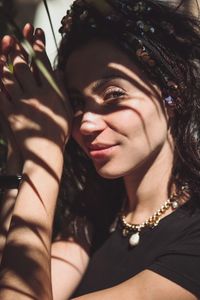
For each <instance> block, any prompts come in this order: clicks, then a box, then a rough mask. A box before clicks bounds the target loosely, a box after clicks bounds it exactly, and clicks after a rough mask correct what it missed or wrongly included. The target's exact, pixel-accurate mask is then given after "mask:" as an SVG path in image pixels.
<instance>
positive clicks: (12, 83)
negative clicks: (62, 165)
mask: <svg viewBox="0 0 200 300" xmlns="http://www.w3.org/2000/svg"><path fill="white" fill-rule="evenodd" d="M23 34H24V37H25V38H26V39H27V40H28V41H29V43H30V44H32V46H33V49H34V51H35V53H36V56H37V58H38V59H39V60H40V61H41V62H42V63H43V64H44V65H45V67H46V69H47V70H48V71H49V73H50V74H51V76H52V77H53V76H54V74H53V70H52V69H51V65H50V62H49V60H48V57H47V55H46V52H45V37H44V33H43V31H42V30H41V29H36V31H35V33H34V29H33V27H32V26H31V25H29V24H28V25H26V26H25V28H24V30H23ZM2 52H3V55H1V59H0V73H1V91H0V102H1V103H0V111H1V113H2V114H3V115H4V117H5V118H6V119H7V120H8V122H9V126H10V128H11V130H12V132H13V134H14V137H15V141H16V144H17V146H18V148H19V150H20V153H21V155H22V159H23V161H26V160H37V158H41V156H42V157H43V155H44V156H45V155H46V152H47V150H48V151H51V149H53V148H55V146H56V147H58V148H59V149H60V150H61V151H62V150H63V148H64V146H65V143H66V141H67V139H68V137H69V134H70V127H71V119H72V117H71V111H70V107H69V106H68V105H67V97H66V94H65V92H64V89H63V88H61V85H60V89H61V91H62V93H63V94H64V95H65V96H64V97H65V99H66V102H63V99H61V97H60V96H59V95H58V94H57V93H56V91H55V90H54V89H53V88H52V87H51V86H50V84H49V82H48V81H47V80H46V78H44V76H43V75H42V74H41V73H40V71H39V70H38V68H37V67H36V66H35V64H34V62H33V63H30V62H28V56H27V54H26V52H25V50H24V49H23V47H22V46H21V45H20V44H19V42H18V41H17V40H16V39H14V38H13V37H9V36H6V37H4V39H3V41H2ZM9 59H10V60H11V62H12V64H13V72H12V71H10V69H9V67H8V64H9ZM54 80H55V77H54ZM57 84H59V83H58V82H57Z"/></svg>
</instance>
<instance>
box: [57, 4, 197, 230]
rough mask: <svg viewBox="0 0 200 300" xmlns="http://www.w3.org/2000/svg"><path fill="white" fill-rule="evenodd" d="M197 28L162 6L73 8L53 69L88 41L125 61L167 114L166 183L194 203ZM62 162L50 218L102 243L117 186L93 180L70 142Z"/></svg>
mask: <svg viewBox="0 0 200 300" xmlns="http://www.w3.org/2000/svg"><path fill="white" fill-rule="evenodd" d="M181 2H182V4H184V2H185V1H181ZM188 2H190V1H188V0H187V4H188ZM199 28H200V27H199V22H198V20H197V19H196V18H195V17H194V16H192V15H191V14H189V13H186V12H184V11H183V10H182V9H181V6H179V8H176V7H175V6H174V5H172V4H171V5H170V4H169V3H168V2H167V3H166V1H165V2H164V1H156V0H145V1H142V0H124V1H123V0H102V1H98V0H76V1H74V3H73V5H72V7H71V9H70V10H68V11H67V15H66V16H65V17H64V18H63V20H62V27H61V29H60V32H61V33H62V36H63V38H62V41H61V44H60V48H59V52H58V63H57V66H58V68H59V69H62V70H64V68H65V65H66V62H67V60H68V57H69V55H70V54H71V53H72V52H73V51H74V50H75V49H77V48H78V47H80V46H81V45H83V44H86V43H87V42H89V41H90V40H91V39H93V38H96V37H101V38H104V39H109V40H111V41H113V43H115V44H116V45H117V46H118V47H120V48H121V49H122V50H123V51H126V52H127V54H128V55H131V58H132V59H133V60H134V62H135V63H137V64H139V65H140V66H141V67H142V69H143V70H144V71H145V72H146V74H147V75H148V78H149V79H150V80H153V81H154V82H156V83H157V84H158V86H159V87H160V88H161V90H162V93H163V98H164V99H165V101H166V105H168V106H169V107H170V109H172V110H173V113H174V116H173V118H172V121H171V131H172V135H173V138H174V142H175V155H174V165H173V170H172V178H171V180H172V181H173V182H175V183H176V184H177V185H182V184H183V183H187V184H188V186H189V188H190V191H191V192H192V194H193V195H194V196H196V198H198V197H199V196H200V184H199V179H200V98H199V97H200V69H199V60H200V32H199ZM65 160H66V161H65V167H64V173H63V180H62V185H61V191H60V201H59V205H58V211H60V213H61V214H62V215H63V216H64V218H65V217H67V218H68V220H71V218H70V217H72V216H75V215H77V214H79V215H84V216H86V217H87V218H88V219H89V221H90V222H91V223H92V224H93V225H94V227H95V230H96V231H98V232H102V236H103V235H104V234H106V233H107V228H108V227H109V225H110V224H111V223H112V221H113V219H114V216H115V215H116V213H117V211H118V210H119V209H120V207H121V199H122V198H123V195H124V193H125V190H124V186H123V182H122V179H115V180H106V179H103V178H101V177H100V176H99V175H98V174H97V173H96V171H95V169H94V166H93V164H92V163H91V161H90V160H89V159H88V158H87V157H86V155H85V154H84V153H83V151H82V150H81V149H80V148H79V146H78V145H77V144H76V142H75V141H74V140H73V139H70V141H69V142H68V144H67V147H66V154H65ZM100 211H101V213H99V212H100ZM63 212H64V213H63ZM56 219H59V220H60V221H61V219H62V218H60V217H59V218H56Z"/></svg>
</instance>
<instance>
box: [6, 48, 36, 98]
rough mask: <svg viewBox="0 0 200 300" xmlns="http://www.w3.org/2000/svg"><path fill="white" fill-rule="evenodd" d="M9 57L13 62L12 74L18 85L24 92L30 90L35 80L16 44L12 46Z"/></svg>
mask: <svg viewBox="0 0 200 300" xmlns="http://www.w3.org/2000/svg"><path fill="white" fill-rule="evenodd" d="M10 57H11V60H12V64H13V71H14V75H15V77H16V79H17V81H18V82H19V85H20V86H21V88H22V89H23V90H24V91H25V92H29V91H31V90H32V88H33V86H35V84H36V82H35V79H34V76H33V74H32V72H31V69H30V66H29V64H28V62H27V60H26V59H25V57H24V56H23V53H21V52H20V50H19V48H18V44H16V45H15V47H13V49H12V52H11V55H10Z"/></svg>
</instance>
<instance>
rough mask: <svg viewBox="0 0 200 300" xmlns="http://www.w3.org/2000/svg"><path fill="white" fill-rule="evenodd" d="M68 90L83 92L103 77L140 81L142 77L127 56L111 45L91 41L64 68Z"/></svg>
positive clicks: (72, 55) (100, 41)
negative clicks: (127, 78) (74, 89)
mask: <svg viewBox="0 0 200 300" xmlns="http://www.w3.org/2000/svg"><path fill="white" fill-rule="evenodd" d="M65 74H66V81H67V86H68V87H69V88H76V89H78V90H83V89H84V88H85V87H87V86H89V85H90V84H91V83H93V82H95V81H98V80H99V79H101V78H104V77H108V78H109V77H112V76H119V77H120V76H121V77H129V78H130V79H134V80H140V81H141V79H142V77H143V75H142V72H140V71H139V69H138V67H137V66H136V65H135V64H134V62H133V61H132V60H131V59H130V58H129V56H128V55H127V54H126V53H124V52H123V51H122V50H120V49H119V48H118V47H116V46H115V45H114V44H113V43H111V42H108V41H104V40H93V41H91V42H89V43H87V44H86V45H84V46H82V47H80V48H79V49H77V50H75V51H74V52H73V53H72V54H71V55H70V57H69V59H68V61H67V64H66V67H65Z"/></svg>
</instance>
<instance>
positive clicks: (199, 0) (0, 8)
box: [0, 0, 200, 173]
mask: <svg viewBox="0 0 200 300" xmlns="http://www.w3.org/2000/svg"><path fill="white" fill-rule="evenodd" d="M46 1H47V4H48V7H49V12H50V16H51V19H52V23H53V27H54V32H55V37H56V41H57V44H59V41H60V34H59V33H58V29H59V27H60V22H61V19H62V17H63V16H64V15H65V13H66V11H67V9H68V8H69V7H70V5H71V4H72V2H73V0H46ZM99 1H101V0H99ZM162 1H163V2H164V1H167V2H169V0H162ZM183 1H184V6H183V8H184V9H185V10H187V11H189V12H192V13H193V14H195V15H196V16H198V17H199V6H200V0H192V1H187V0H183ZM183 1H182V0H170V2H174V4H175V5H178V4H180V3H181V2H183ZM27 22H30V23H32V24H34V26H36V27H41V28H42V29H43V30H44V31H45V34H46V41H47V53H48V56H49V58H50V61H51V62H52V64H53V62H54V59H55V57H56V45H55V42H54V38H53V34H52V31H51V27H50V24H49V20H48V17H47V12H46V9H45V6H44V2H43V0H0V38H1V37H3V36H4V35H5V34H9V33H14V34H15V35H17V36H19V32H18V31H19V30H21V28H23V26H24V25H25V24H26V23H27ZM16 28H18V29H16ZM1 136H2V135H1V128H0V173H2V172H3V170H4V165H5V157H6V143H5V141H4V139H3V138H2V137H1Z"/></svg>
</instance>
